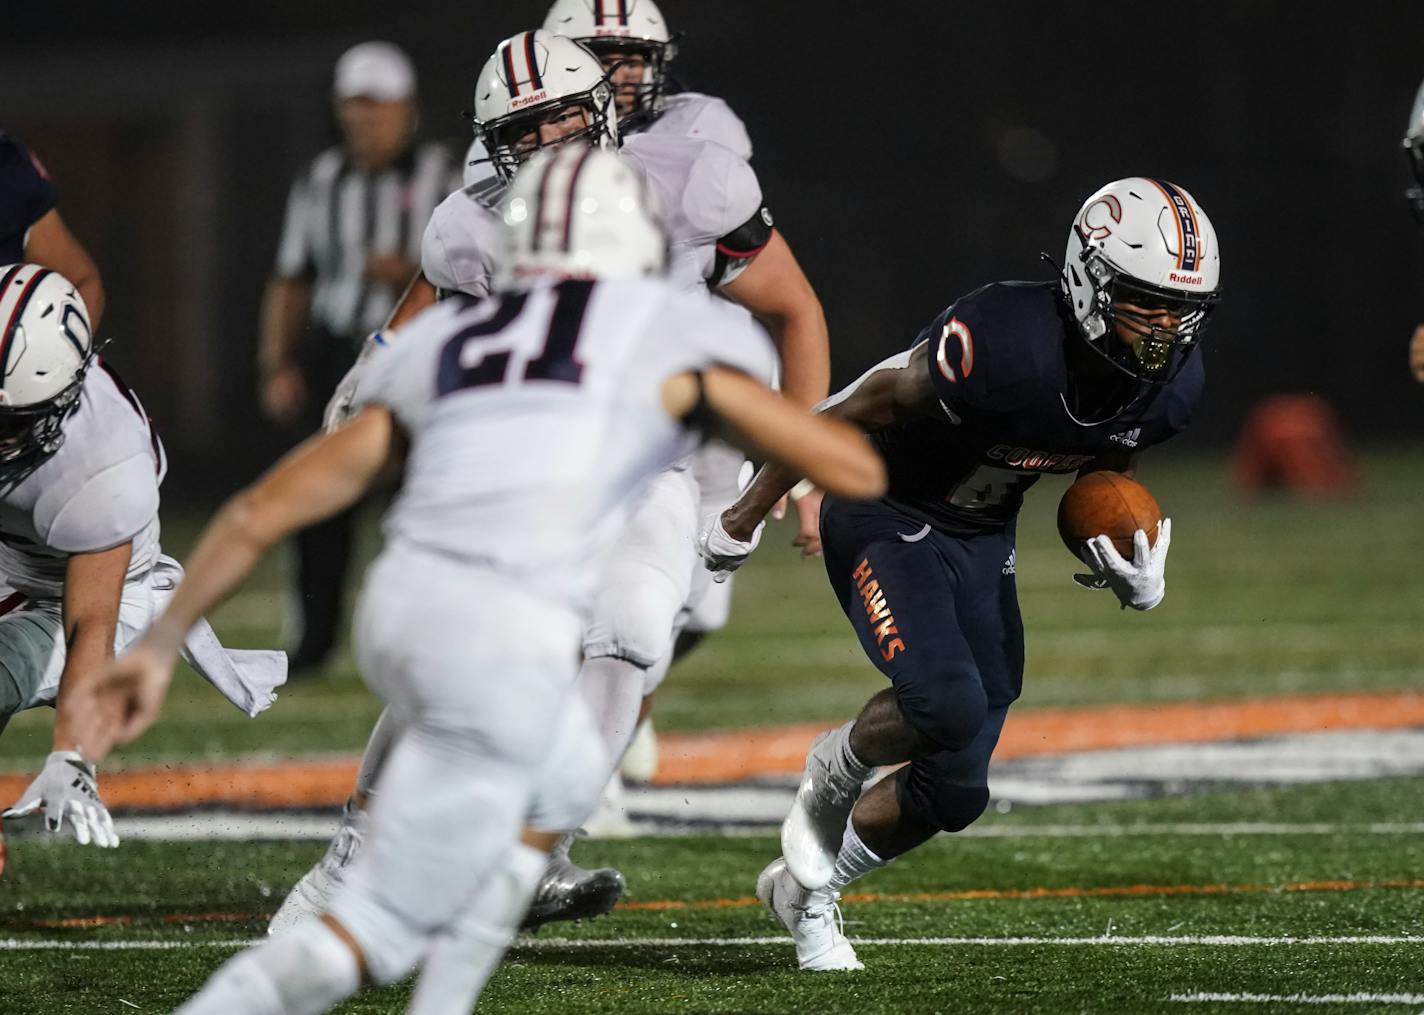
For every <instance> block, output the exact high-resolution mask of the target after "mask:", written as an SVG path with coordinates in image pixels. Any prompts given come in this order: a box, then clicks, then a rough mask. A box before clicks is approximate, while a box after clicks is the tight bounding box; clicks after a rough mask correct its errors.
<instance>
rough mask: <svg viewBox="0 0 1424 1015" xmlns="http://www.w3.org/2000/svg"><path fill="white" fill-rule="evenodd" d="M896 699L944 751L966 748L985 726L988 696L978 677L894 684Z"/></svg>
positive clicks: (913, 722) (914, 723)
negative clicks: (949, 680) (950, 680)
mask: <svg viewBox="0 0 1424 1015" xmlns="http://www.w3.org/2000/svg"><path fill="white" fill-rule="evenodd" d="M895 700H896V702H897V703H898V704H899V706H900V712H901V714H902V715H903V716H904V717H905V719H906V721H907V722H909V724H910V725H911V726H913V727H914V728H915V730H916V732H918V733H919V734H920V735H921V736H923V737H925V738H926V739H928V740H929V741H930V742H931V743H934V744H936V745H938V746H939V747H941V748H943V749H944V750H947V751H959V750H963V749H964V748H966V747H968V746H969V745H970V744H971V743H973V742H974V738H975V737H977V736H978V735H979V731H980V730H982V729H983V728H984V722H985V720H986V719H987V718H988V716H989V699H988V696H987V695H986V694H985V693H984V688H983V687H982V686H981V685H980V684H979V681H978V680H977V679H973V680H964V679H961V680H955V681H952V682H947V686H946V682H940V681H924V682H917V683H913V684H912V683H896V685H895Z"/></svg>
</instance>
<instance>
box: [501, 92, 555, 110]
mask: <svg viewBox="0 0 1424 1015" xmlns="http://www.w3.org/2000/svg"><path fill="white" fill-rule="evenodd" d="M548 97H549V90H548V89H547V88H542V89H540V90H539V91H537V92H535V93H534V94H533V95H524V96H521V97H520V98H517V99H514V100H513V101H511V102H510V103H509V108H510V109H519V108H521V107H523V106H528V105H530V104H532V103H535V102H543V101H544V100H545V99H547V98H548Z"/></svg>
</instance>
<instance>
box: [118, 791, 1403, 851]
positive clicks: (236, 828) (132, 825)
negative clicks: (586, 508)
mask: <svg viewBox="0 0 1424 1015" xmlns="http://www.w3.org/2000/svg"><path fill="white" fill-rule="evenodd" d="M665 793H673V795H675V796H676V798H677V801H676V803H677V804H679V805H681V806H675V805H672V804H668V803H667V802H666V801H664V800H662V799H661V796H660V795H659V794H665ZM743 794H745V795H743ZM790 800H791V791H790V790H776V791H772V790H767V789H757V790H753V789H748V790H746V791H737V790H726V789H717V790H703V789H697V788H690V787H689V788H682V789H678V790H676V791H649V790H632V791H630V793H629V795H628V797H627V806H628V809H629V810H630V811H631V812H632V819H633V825H634V828H635V829H636V830H637V832H638V833H640V834H644V835H667V834H670V833H671V834H685V833H686V832H687V831H688V828H687V826H686V824H680V823H679V819H682V820H683V821H684V822H690V821H700V822H702V823H706V824H710V825H715V826H716V827H717V831H719V832H724V833H725V832H726V831H727V830H729V829H742V830H745V831H747V832H749V833H756V834H763V835H764V834H769V833H770V831H771V830H772V829H773V828H774V826H775V825H776V824H778V823H779V822H780V819H781V817H782V816H783V815H784V814H785V813H786V808H787V807H788V806H790ZM739 804H740V805H739ZM658 818H661V819H662V820H661V821H659V820H658ZM669 822H670V823H669ZM114 824H115V827H116V828H117V829H118V832H119V837H120V838H121V839H131V840H138V839H149V840H158V841H164V842H190V841H204V840H214V841H216V840H228V841H246V840H252V839H280V840H309V841H322V840H325V839H328V838H330V837H331V836H332V835H333V834H335V832H336V825H337V818H336V815H335V811H332V812H331V813H327V814H312V813H300V812H298V813H283V812H280V811H278V812H267V813H263V812H257V813H253V812H250V811H198V812H196V813H188V814H183V813H179V814H153V815H143V816H139V815H135V816H133V817H122V816H121V817H119V818H117V819H116V820H115V822H114ZM1420 833H1424V821H1378V822H1360V823H1349V822H1331V821H1303V822H1290V821H1222V822H1163V823H1160V824H1147V823H1143V824H1131V825H1097V824H1085V825H1065V824H1054V825H1032V824H1020V823H1013V824H1010V823H1007V822H1005V823H1003V824H994V823H986V824H983V825H975V826H971V827H969V828H966V829H965V830H964V831H962V832H958V833H956V838H968V839H1097V838H1102V839H1120V838H1127V837H1131V836H1171V837H1174V838H1188V837H1208V838H1224V837H1228V836H1233V835H1259V836H1274V835H1418V834H1420Z"/></svg>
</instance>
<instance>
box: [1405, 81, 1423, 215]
mask: <svg viewBox="0 0 1424 1015" xmlns="http://www.w3.org/2000/svg"><path fill="white" fill-rule="evenodd" d="M1404 154H1405V155H1406V156H1408V158H1409V171H1410V172H1411V173H1413V174H1414V186H1412V187H1410V188H1409V189H1408V190H1406V191H1405V192H1404V196H1405V198H1406V199H1407V200H1408V201H1409V207H1410V210H1411V211H1413V212H1414V217H1415V219H1416V220H1417V221H1419V222H1421V223H1424V85H1421V86H1420V87H1419V93H1418V94H1417V95H1416V96H1415V97H1414V108H1413V109H1411V110H1410V111H1409V126H1408V127H1406V128H1405V131H1404Z"/></svg>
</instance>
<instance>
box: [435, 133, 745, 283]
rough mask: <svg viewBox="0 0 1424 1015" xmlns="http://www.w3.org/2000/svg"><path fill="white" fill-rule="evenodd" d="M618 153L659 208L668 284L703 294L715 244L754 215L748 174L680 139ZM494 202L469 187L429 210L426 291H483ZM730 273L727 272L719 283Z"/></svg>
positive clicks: (495, 234)
mask: <svg viewBox="0 0 1424 1015" xmlns="http://www.w3.org/2000/svg"><path fill="white" fill-rule="evenodd" d="M619 154H620V155H622V156H623V157H624V158H626V159H628V161H629V162H631V163H632V164H633V165H634V166H636V167H637V168H638V169H639V171H641V172H642V173H643V175H644V177H645V178H646V179H647V181H648V186H649V189H650V190H651V191H652V192H653V193H654V194H655V195H656V198H657V200H658V202H659V204H660V209H659V211H660V214H661V218H662V220H663V224H664V225H665V226H666V227H667V231H668V241H669V246H670V251H669V253H670V254H671V256H670V258H669V260H668V280H669V281H670V282H672V283H673V284H674V285H676V286H677V287H679V288H681V289H688V290H694V289H701V290H705V289H706V286H707V280H708V278H709V277H710V276H711V275H712V272H713V269H714V265H715V263H716V257H717V241H718V240H719V239H721V238H722V237H723V236H726V235H727V234H728V233H730V232H732V231H733V230H735V229H737V228H738V227H740V226H742V225H745V224H746V222H747V221H748V220H750V219H751V217H752V216H753V215H756V214H758V213H759V212H760V211H761V202H762V193H761V184H760V183H758V182H757V177H756V173H755V172H754V171H753V170H752V167H751V166H750V165H748V164H747V161H746V160H745V159H743V158H741V157H739V156H738V155H737V154H736V153H735V152H733V151H732V150H731V149H729V148H726V147H724V146H723V145H720V144H716V143H713V142H708V141H698V140H694V139H691V138H687V137H683V136H681V135H673V134H654V133H644V134H634V135H633V136H632V137H630V138H628V139H627V140H626V141H625V142H624V143H623V147H622V148H621V149H619ZM499 196H500V195H499V193H498V188H497V187H494V188H492V187H490V186H489V184H488V183H476V184H472V185H471V186H469V187H466V188H464V189H463V190H457V191H456V192H455V193H453V194H451V195H450V196H449V197H447V198H446V199H445V200H444V201H442V202H441V203H440V205H439V206H438V207H436V209H435V213H434V214H433V215H432V216H431V217H430V224H429V225H427V226H426V229H425V240H424V242H423V244H422V246H421V269H422V270H423V271H424V273H425V277H426V278H427V279H428V280H429V281H430V283H431V285H433V286H435V287H436V288H437V289H441V290H444V291H447V292H463V293H466V294H468V295H470V296H483V295H485V294H486V293H487V292H488V291H489V277H490V274H491V273H492V272H493V270H494V259H495V258H496V257H498V256H499V229H500V226H499V220H498V219H497V218H496V217H495V216H494V214H493V213H492V212H491V211H490V208H491V207H493V206H494V205H495V204H496V203H497V202H498V200H499ZM736 274H737V269H736V268H732V269H731V270H729V271H728V272H727V274H726V275H725V276H724V277H723V278H722V279H721V284H723V285H725V284H726V283H727V282H730V281H732V279H733V278H735V277H736Z"/></svg>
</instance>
